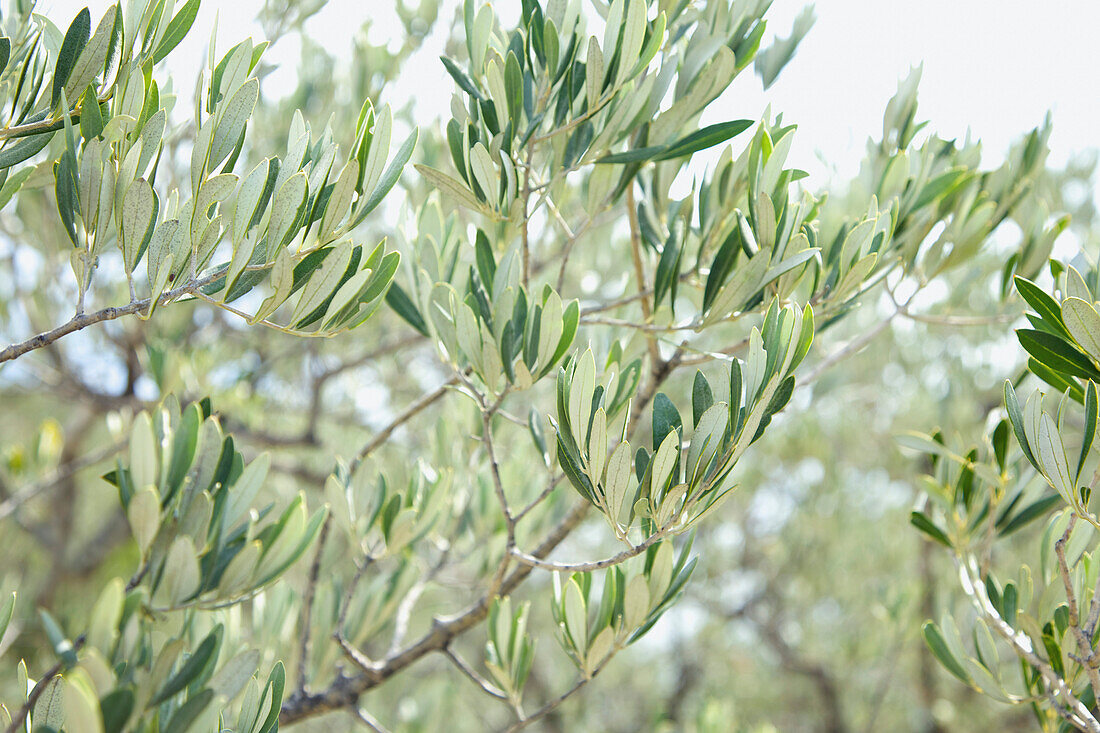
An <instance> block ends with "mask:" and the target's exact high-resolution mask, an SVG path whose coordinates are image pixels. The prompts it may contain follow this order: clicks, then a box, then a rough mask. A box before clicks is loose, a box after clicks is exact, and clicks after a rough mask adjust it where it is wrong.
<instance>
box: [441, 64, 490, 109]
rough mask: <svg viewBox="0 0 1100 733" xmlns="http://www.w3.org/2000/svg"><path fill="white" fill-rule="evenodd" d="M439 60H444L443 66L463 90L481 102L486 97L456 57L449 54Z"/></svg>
mask: <svg viewBox="0 0 1100 733" xmlns="http://www.w3.org/2000/svg"><path fill="white" fill-rule="evenodd" d="M439 60H440V61H442V62H443V68H445V69H446V70H447V73H448V74H450V75H451V78H452V79H454V81H455V84H458V86H459V88H460V89H461V90H462V91H464V92H466V93H467V94H469V95H470V96H471V97H473V98H474V99H476V100H477V101H479V102H481V101H483V100H484V99H485V95H484V94H482V93H481V91H480V90H479V89H478V88H477V84H476V83H475V82H474V80H473V79H471V78H470V75H469V74H467V73H466V72H465V71H463V69H462V67H460V66H459V65H458V63H457V62H456V61H455V60H454V59H452V58H450V57H448V56H440V57H439Z"/></svg>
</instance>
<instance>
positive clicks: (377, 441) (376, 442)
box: [351, 376, 458, 472]
mask: <svg viewBox="0 0 1100 733" xmlns="http://www.w3.org/2000/svg"><path fill="white" fill-rule="evenodd" d="M457 383H458V377H457V376H454V377H451V378H450V379H448V380H447V381H446V382H444V383H443V384H441V385H439V386H438V387H436V388H435V389H434V390H432V391H431V392H429V393H428V394H426V395H424V396H423V397H421V398H420V399H418V400H417V401H416V402H414V403H412V404H411V405H409V406H408V407H407V408H405V411H404V412H402V413H401V414H400V415H398V416H397V417H395V418H394V419H393V420H392V421H390V424H389V425H387V426H386V427H384V428H382V429H381V430H379V431H378V433H377V434H376V435H375V436H374V437H373V438H371V440H370V442H368V443H367V444H366V445H364V446H363V447H362V448H360V449H359V452H358V453H356V454H355V458H354V459H353V460H352V462H351V469H352V471H353V472H354V470H355V469H356V468H357V467H358V466H359V464H360V463H362V462H363V460H364V459H366V458H367V456H369V455H370V454H371V453H373V452H374V451H375V450H376V449H377V448H378V446H380V445H382V444H383V443H385V442H386V441H387V440H389V438H390V436H391V435H393V431H395V430H397V429H398V428H399V427H401V426H402V425H404V424H405V423H407V422H408V421H409V420H411V419H412V418H414V417H416V416H417V415H419V414H420V413H421V412H423V411H424V410H425V409H427V408H428V407H430V406H431V405H433V404H435V402H436V401H437V400H438V399H439V398H440V397H442V396H443V395H445V394H447V390H448V389H450V388H451V387H453V386H454V385H455V384H457Z"/></svg>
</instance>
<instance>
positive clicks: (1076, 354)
mask: <svg viewBox="0 0 1100 733" xmlns="http://www.w3.org/2000/svg"><path fill="white" fill-rule="evenodd" d="M1016 337H1017V338H1018V339H1019V340H1020V345H1021V346H1023V347H1024V349H1025V350H1026V351H1027V352H1028V353H1029V354H1031V355H1032V356H1033V357H1035V359H1036V361H1038V362H1040V363H1042V364H1045V365H1046V366H1048V367H1050V368H1051V369H1053V370H1054V371H1056V372H1062V373H1063V374H1068V375H1069V376H1071V377H1081V378H1082V379H1092V380H1094V381H1097V382H1100V370H1098V369H1097V368H1096V366H1095V365H1094V364H1093V363H1092V361H1091V360H1090V359H1089V358H1088V357H1087V356H1085V355H1084V354H1082V353H1081V352H1080V351H1078V350H1077V349H1076V348H1075V347H1074V346H1072V345H1070V344H1069V343H1068V342H1066V341H1065V340H1064V339H1061V338H1058V337H1057V336H1055V335H1054V334H1050V333H1046V332H1045V331H1037V330H1034V329H1030V328H1020V329H1017V330H1016Z"/></svg>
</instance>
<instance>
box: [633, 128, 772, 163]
mask: <svg viewBox="0 0 1100 733" xmlns="http://www.w3.org/2000/svg"><path fill="white" fill-rule="evenodd" d="M752 126H753V121H752V120H733V121H732V122H719V123H718V124H715V125H708V126H707V127H704V128H702V129H700V130H696V131H695V132H693V133H691V134H690V135H687V136H685V137H682V138H680V139H679V140H677V141H676V142H674V143H672V145H670V146H668V149H667V150H665V151H664V152H662V153H660V154H658V155H656V156H655V157H654V158H653V159H654V160H656V161H661V160H672V159H673V158H682V157H684V156H686V155H691V154H692V153H696V152H698V151H700V150H706V149H707V148H710V147H713V146H715V145H719V144H721V143H724V142H725V141H727V140H729V139H730V138H732V137H734V136H736V135H739V134H741V133H742V132H744V131H745V130H747V129H749V128H750V127H752Z"/></svg>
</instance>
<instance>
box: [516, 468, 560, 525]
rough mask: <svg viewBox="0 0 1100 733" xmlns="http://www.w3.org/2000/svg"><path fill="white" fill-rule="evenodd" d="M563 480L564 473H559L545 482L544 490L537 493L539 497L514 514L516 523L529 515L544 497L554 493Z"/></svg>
mask: <svg viewBox="0 0 1100 733" xmlns="http://www.w3.org/2000/svg"><path fill="white" fill-rule="evenodd" d="M563 478H565V474H564V473H559V474H558V475H556V476H553V477H552V478H551V479H550V480H549V481H548V482H546V488H545V489H543V490H542V491H541V492H540V493H539V495H538V496H536V497H535V498H534V499H533V500H532V501H531V503H530V504H528V505H527V506H525V507H523V509H520V510H519V511H518V512H516V514H515V520H516V522H517V523H519V521H520V520H521V519H523V518H524V517H526V516H527V515H528V514H530V513H531V510H532V509H534V508H535V507H537V506H538V505H539V504H541V503H542V502H544V501H545V500H546V497H548V496H550V494H552V493H554V489H555V488H557V486H558V484H559V483H561V480H562V479H563Z"/></svg>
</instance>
